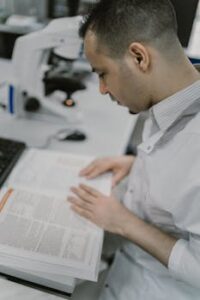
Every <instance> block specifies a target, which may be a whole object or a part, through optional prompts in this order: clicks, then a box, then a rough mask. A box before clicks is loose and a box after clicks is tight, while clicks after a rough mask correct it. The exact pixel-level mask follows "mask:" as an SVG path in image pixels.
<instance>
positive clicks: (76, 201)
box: [67, 196, 92, 212]
mask: <svg viewBox="0 0 200 300" xmlns="http://www.w3.org/2000/svg"><path fill="white" fill-rule="evenodd" d="M67 200H68V201H69V202H70V203H71V204H72V208H73V209H74V207H79V208H80V209H82V210H85V211H87V212H92V206H91V204H90V203H88V202H86V201H84V200H82V199H80V198H76V197H72V196H69V197H68V198H67Z"/></svg>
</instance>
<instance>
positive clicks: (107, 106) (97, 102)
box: [0, 60, 137, 300]
mask: <svg viewBox="0 0 200 300" xmlns="http://www.w3.org/2000/svg"><path fill="white" fill-rule="evenodd" d="M0 70H1V71H0V81H4V80H9V79H10V77H11V76H12V67H11V64H10V62H9V61H6V60H0ZM74 98H75V99H77V104H78V107H79V108H80V110H81V111H82V112H83V116H84V120H83V124H82V126H81V129H82V130H83V131H84V132H85V133H86V134H87V136H88V139H87V140H86V141H84V142H68V141H67V142H58V141H56V140H55V139H51V140H49V143H48V146H47V147H48V149H52V150H54V149H55V150H60V151H67V152H72V153H77V154H90V155H94V156H105V155H120V154H123V153H124V152H125V149H126V147H127V144H128V141H129V138H130V135H131V133H132V130H133V127H134V124H135V122H136V120H137V117H135V116H132V115H130V114H129V113H128V111H127V109H126V108H122V107H120V106H117V105H116V104H115V103H113V102H112V101H111V100H110V99H109V97H107V96H102V95H100V94H99V92H98V84H97V79H95V78H94V77H92V78H91V81H89V82H88V84H87V90H85V91H81V92H77V93H76V94H75V96H74ZM60 128H63V125H60V124H56V123H51V122H44V121H36V120H27V119H18V118H15V117H14V116H11V115H10V114H8V113H5V112H3V111H1V112H0V136H2V137H7V138H14V139H19V140H22V141H25V142H26V143H27V144H28V146H30V147H43V148H45V145H46V140H47V139H48V137H49V136H51V135H52V134H54V133H55V132H57V131H58V130H59V129H60ZM0 291H1V292H0V300H4V299H15V300H19V299H20V300H23V299H26V300H29V299H37V300H38V299H39V300H40V299H41V300H43V299H47V300H48V299H52V300H53V299H58V298H57V297H56V296H54V295H50V294H47V293H42V292H40V291H38V290H35V289H32V288H28V287H25V286H23V285H19V284H15V283H12V282H9V281H6V280H4V279H3V278H2V279H0ZM88 300H89V299H88Z"/></svg>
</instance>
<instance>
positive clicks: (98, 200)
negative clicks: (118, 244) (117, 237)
mask: <svg viewBox="0 0 200 300" xmlns="http://www.w3.org/2000/svg"><path fill="white" fill-rule="evenodd" d="M71 191H72V192H73V193H74V194H75V196H69V197H68V201H69V202H71V203H72V206H71V207H72V209H73V210H74V211H75V212H76V213H78V214H79V215H81V216H82V217H85V218H87V219H89V220H90V221H91V222H93V223H95V224H96V225H98V226H100V227H102V228H103V229H104V230H107V231H109V232H112V233H118V234H120V233H121V232H120V227H121V224H123V222H124V219H126V215H127V214H129V213H130V212H129V211H128V210H127V209H126V208H125V207H124V206H123V205H122V204H121V203H119V202H118V201H117V200H116V199H115V198H114V197H113V196H105V195H103V194H102V193H100V192H99V191H97V190H96V189H94V188H91V187H89V186H86V185H83V184H81V185H80V186H79V187H78V188H76V187H72V188H71Z"/></svg>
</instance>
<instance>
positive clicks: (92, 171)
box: [79, 155, 135, 187]
mask: <svg viewBox="0 0 200 300" xmlns="http://www.w3.org/2000/svg"><path fill="white" fill-rule="evenodd" d="M134 160H135V157H134V156H128V155H123V156H119V157H106V158H101V159H96V160H94V161H93V162H92V163H91V164H89V165H88V166H87V167H86V168H84V169H83V170H82V171H81V172H80V174H79V175H80V176H84V177H86V178H87V179H92V178H95V177H97V176H98V175H101V174H103V173H105V172H108V171H111V172H112V173H113V178H112V187H114V186H115V185H117V184H118V183H119V182H120V181H121V180H122V179H123V178H124V177H126V176H127V175H128V173H129V172H130V169H131V167H132V164H133V163H134Z"/></svg>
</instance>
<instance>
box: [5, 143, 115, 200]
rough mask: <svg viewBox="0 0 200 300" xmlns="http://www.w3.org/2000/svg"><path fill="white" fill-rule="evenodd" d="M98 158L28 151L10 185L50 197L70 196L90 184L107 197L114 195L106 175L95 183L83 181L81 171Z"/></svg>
mask: <svg viewBox="0 0 200 300" xmlns="http://www.w3.org/2000/svg"><path fill="white" fill-rule="evenodd" d="M93 159H94V158H93V157H87V156H78V155H73V154H65V153H62V152H53V151H47V150H35V149H32V150H28V151H27V153H26V155H25V157H24V158H23V159H22V160H21V161H20V162H19V164H18V165H17V167H16V168H15V169H14V170H13V172H12V174H11V176H10V178H9V181H8V185H10V186H12V187H18V188H21V189H26V190H29V191H30V190H34V191H35V192H36V191H38V192H40V191H42V193H43V194H46V195H54V196H66V195H68V194H69V189H70V187H71V186H77V185H78V184H79V183H86V184H88V185H90V186H92V187H94V188H97V189H98V190H100V191H101V192H103V193H105V194H109V193H110V189H111V181H110V178H111V175H110V174H105V175H103V176H99V177H98V178H95V179H93V180H90V181H88V180H86V179H85V178H83V177H79V176H78V174H79V172H80V170H81V169H82V168H83V167H85V166H87V165H88V164H89V162H91V161H92V160H93Z"/></svg>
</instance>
